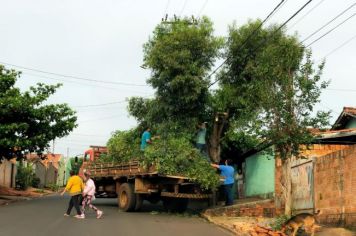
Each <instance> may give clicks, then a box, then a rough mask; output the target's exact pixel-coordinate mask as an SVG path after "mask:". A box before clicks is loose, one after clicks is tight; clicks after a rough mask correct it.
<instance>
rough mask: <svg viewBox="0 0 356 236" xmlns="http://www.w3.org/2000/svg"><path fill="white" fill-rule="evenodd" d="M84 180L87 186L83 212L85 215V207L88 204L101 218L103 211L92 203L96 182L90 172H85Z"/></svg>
mask: <svg viewBox="0 0 356 236" xmlns="http://www.w3.org/2000/svg"><path fill="white" fill-rule="evenodd" d="M84 181H85V187H84V191H83V203H82V214H83V215H85V214H84V213H85V207H86V206H88V207H89V208H91V209H93V210H94V211H95V212H96V218H97V219H99V218H101V216H102V215H103V212H102V211H100V210H99V209H98V208H96V207H95V206H94V205H93V204H92V201H93V200H94V197H95V183H94V181H93V180H92V179H91V178H90V173H89V172H84Z"/></svg>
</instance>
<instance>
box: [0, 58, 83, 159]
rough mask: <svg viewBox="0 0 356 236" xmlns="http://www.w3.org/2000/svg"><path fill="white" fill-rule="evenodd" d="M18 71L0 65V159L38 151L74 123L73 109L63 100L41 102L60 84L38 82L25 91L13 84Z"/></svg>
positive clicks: (17, 76) (70, 127) (69, 129)
mask: <svg viewBox="0 0 356 236" xmlns="http://www.w3.org/2000/svg"><path fill="white" fill-rule="evenodd" d="M19 76H20V72H16V71H15V70H8V69H6V68H5V67H4V66H2V65H0V160H1V158H7V159H11V158H13V157H17V158H21V157H23V155H24V154H25V153H26V152H38V153H41V152H42V151H44V150H45V149H46V148H48V147H49V142H50V141H51V140H54V139H56V138H61V137H64V136H66V135H68V134H69V132H71V131H72V130H73V129H74V128H75V127H76V120H77V118H76V116H75V112H74V111H73V110H71V109H70V108H69V107H68V105H67V104H50V105H44V103H45V102H46V101H47V100H48V98H49V97H50V96H51V95H53V94H54V93H55V92H56V90H57V89H58V88H59V87H60V84H57V85H45V84H42V83H38V84H37V86H34V87H30V89H29V91H25V92H21V91H20V89H19V88H17V87H15V83H16V80H17V79H18V78H19Z"/></svg>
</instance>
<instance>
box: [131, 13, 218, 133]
mask: <svg viewBox="0 0 356 236" xmlns="http://www.w3.org/2000/svg"><path fill="white" fill-rule="evenodd" d="M222 45H223V40H222V38H219V37H216V36H214V35H213V26H212V23H211V21H210V20H209V19H208V18H206V17H203V18H201V19H199V20H194V21H191V20H190V19H188V18H185V19H172V20H170V21H166V22H161V23H160V24H159V25H158V26H157V27H156V28H155V30H154V32H153V34H152V36H151V37H150V39H149V40H148V42H147V43H146V44H145V45H144V67H146V68H148V69H150V70H151V76H150V78H149V79H148V83H149V84H150V85H152V87H153V88H154V89H155V90H156V94H155V95H156V96H155V98H153V99H143V98H132V99H131V100H130V103H129V111H130V114H131V115H133V116H134V117H136V118H137V119H138V121H139V122H141V123H148V124H150V125H156V126H161V127H162V129H165V130H166V129H170V130H172V131H174V130H180V131H181V130H182V129H184V130H185V131H190V132H191V131H192V129H193V130H194V126H195V125H196V124H197V122H198V121H203V119H204V118H205V117H206V105H207V101H208V92H209V91H208V86H209V82H210V81H209V79H208V78H207V74H208V72H209V71H210V69H211V67H212V66H213V64H214V62H215V60H216V59H217V57H218V56H219V49H220V48H221V47H222ZM163 127H164V128H163Z"/></svg>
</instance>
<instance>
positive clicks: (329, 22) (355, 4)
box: [301, 2, 356, 43]
mask: <svg viewBox="0 0 356 236" xmlns="http://www.w3.org/2000/svg"><path fill="white" fill-rule="evenodd" d="M354 6H356V2H355V3H353V4H351V5H350V6H349V7H347V8H346V9H345V10H343V11H342V12H340V13H339V14H338V15H336V16H335V17H334V18H332V19H331V20H329V21H328V22H326V23H325V24H324V25H323V26H321V27H320V28H319V29H317V30H316V31H314V32H313V33H311V34H310V35H309V36H308V37H306V38H305V39H303V40H302V42H301V43H304V42H305V41H306V40H308V39H310V38H311V37H313V36H314V35H315V34H317V33H318V32H320V30H322V29H324V28H325V27H326V26H328V25H330V24H331V23H332V22H334V21H335V20H336V19H337V18H339V17H340V16H342V15H344V14H345V13H346V12H347V11H348V10H350V9H351V8H353V7H354Z"/></svg>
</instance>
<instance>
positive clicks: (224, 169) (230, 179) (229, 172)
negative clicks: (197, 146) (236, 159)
mask: <svg viewBox="0 0 356 236" xmlns="http://www.w3.org/2000/svg"><path fill="white" fill-rule="evenodd" d="M210 165H211V166H212V167H214V168H216V169H219V170H221V175H222V176H223V177H224V178H225V180H224V193H225V199H226V206H231V205H232V204H233V202H234V199H233V195H232V186H233V185H234V182H235V180H234V172H235V170H234V167H233V166H232V160H231V159H227V160H226V161H225V165H217V164H210Z"/></svg>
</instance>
